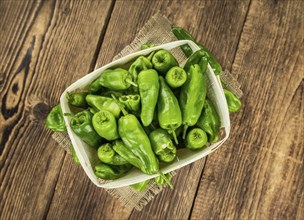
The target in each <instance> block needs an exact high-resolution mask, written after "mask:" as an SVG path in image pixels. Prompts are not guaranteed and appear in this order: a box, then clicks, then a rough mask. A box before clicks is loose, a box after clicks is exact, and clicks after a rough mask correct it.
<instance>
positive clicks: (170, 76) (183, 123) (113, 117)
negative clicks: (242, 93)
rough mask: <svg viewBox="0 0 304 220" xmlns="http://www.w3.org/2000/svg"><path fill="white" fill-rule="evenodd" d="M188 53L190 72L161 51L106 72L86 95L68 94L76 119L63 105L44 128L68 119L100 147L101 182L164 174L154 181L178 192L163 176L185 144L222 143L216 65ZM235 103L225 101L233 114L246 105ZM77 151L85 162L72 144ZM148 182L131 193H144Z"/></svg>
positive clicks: (168, 177)
mask: <svg viewBox="0 0 304 220" xmlns="http://www.w3.org/2000/svg"><path fill="white" fill-rule="evenodd" d="M150 46H153V45H144V46H142V48H148V47H150ZM190 49H191V48H190ZM184 51H189V48H186V47H184ZM186 55H189V59H188V60H187V62H186V64H185V65H184V67H180V65H179V63H178V61H177V60H176V58H175V57H174V56H173V55H172V54H171V52H170V51H167V50H158V51H156V52H153V53H151V54H149V55H147V56H139V57H138V58H136V59H135V60H133V61H132V62H131V63H129V66H126V65H124V66H123V67H117V68H114V69H107V70H105V71H104V72H103V73H102V74H101V75H100V76H99V77H98V78H96V79H95V80H94V81H93V82H92V83H91V84H90V85H89V86H88V89H87V91H80V92H78V91H77V92H73V93H68V94H67V100H68V103H69V105H70V107H71V109H72V108H73V111H74V114H69V115H66V116H64V115H62V111H61V108H60V105H57V106H55V107H54V108H53V109H52V110H51V112H50V113H49V115H48V117H47V119H46V127H48V128H50V129H52V130H53V131H65V130H66V127H65V124H64V120H63V117H70V127H71V129H72V131H73V132H74V133H75V134H76V135H77V136H78V137H79V138H80V139H81V140H82V141H84V142H85V143H87V144H88V145H89V146H90V147H92V148H94V149H96V155H97V157H98V158H99V162H98V163H97V164H94V170H95V174H96V176H97V177H99V178H102V179H105V180H114V179H117V178H120V177H122V176H123V175H125V174H126V173H127V172H128V171H130V170H131V169H139V170H141V171H142V172H143V173H145V174H148V175H153V174H159V176H158V177H156V178H154V182H155V183H156V184H159V185H164V184H168V185H169V186H171V187H172V184H171V178H172V176H171V175H169V174H166V175H164V174H163V173H162V172H161V171H160V163H172V162H173V161H174V160H176V159H177V158H176V157H177V156H176V153H177V149H180V148H182V147H186V148H188V149H190V150H197V149H201V148H203V147H205V146H206V144H207V143H214V142H217V141H218V140H219V133H220V132H219V131H220V120H219V116H218V114H217V112H216V110H215V107H214V106H213V103H212V102H211V100H210V99H208V97H207V83H206V76H205V72H206V69H207V65H208V63H209V64H210V65H211V64H212V63H213V64H212V65H213V67H214V68H218V65H215V63H216V60H215V59H214V57H213V56H211V55H210V53H209V52H207V51H206V50H205V49H201V50H199V51H197V52H195V53H192V51H191V54H190V52H189V54H186ZM212 65H211V66H212ZM228 92H229V91H227V92H226V91H225V94H226V93H227V94H228ZM228 95H230V96H231V94H228ZM235 99H237V98H236V97H235V96H231V98H229V99H227V101H228V102H231V103H233V104H231V105H230V108H229V109H230V110H231V111H234V112H235V111H237V109H238V108H239V107H240V102H239V103H236V101H235ZM71 149H72V155H73V159H74V161H75V162H76V163H77V164H79V163H80V162H79V160H78V158H77V155H76V152H75V150H74V148H73V146H72V147H71ZM149 181H150V180H148V181H144V182H142V183H138V184H134V185H132V188H134V189H136V190H139V191H144V190H145V188H146V187H147V185H148V183H149Z"/></svg>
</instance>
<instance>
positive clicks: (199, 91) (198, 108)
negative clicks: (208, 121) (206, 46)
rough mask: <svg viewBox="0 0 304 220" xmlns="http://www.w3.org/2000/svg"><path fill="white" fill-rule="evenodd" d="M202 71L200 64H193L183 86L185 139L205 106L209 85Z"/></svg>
mask: <svg viewBox="0 0 304 220" xmlns="http://www.w3.org/2000/svg"><path fill="white" fill-rule="evenodd" d="M202 71H204V70H201V68H200V66H199V65H198V64H194V65H191V66H190V68H189V71H188V72H187V73H188V77H187V81H186V83H185V84H184V85H183V86H182V88H181V92H180V97H179V103H180V107H181V111H182V116H183V125H184V133H183V139H185V137H186V131H187V129H188V127H189V126H193V125H195V124H196V122H197V120H198V118H199V117H200V115H201V112H202V110H203V107H204V102H205V98H206V94H207V85H206V79H205V77H204V74H203V72H202ZM205 71H206V69H205Z"/></svg>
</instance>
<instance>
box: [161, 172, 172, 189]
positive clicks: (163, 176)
mask: <svg viewBox="0 0 304 220" xmlns="http://www.w3.org/2000/svg"><path fill="white" fill-rule="evenodd" d="M159 175H160V176H161V178H163V179H164V180H165V181H166V183H167V184H168V185H169V186H170V188H171V189H174V187H173V185H172V183H171V181H170V180H169V179H168V178H167V177H166V176H165V174H163V173H162V172H161V171H159Z"/></svg>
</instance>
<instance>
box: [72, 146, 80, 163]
mask: <svg viewBox="0 0 304 220" xmlns="http://www.w3.org/2000/svg"><path fill="white" fill-rule="evenodd" d="M71 154H72V158H73V161H74V162H75V163H76V164H77V165H79V164H80V162H79V159H78V157H77V154H76V152H75V149H74V147H73V145H71Z"/></svg>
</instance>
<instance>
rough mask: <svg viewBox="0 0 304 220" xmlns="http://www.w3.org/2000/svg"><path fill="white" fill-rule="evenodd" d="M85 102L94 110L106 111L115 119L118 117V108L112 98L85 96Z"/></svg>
mask: <svg viewBox="0 0 304 220" xmlns="http://www.w3.org/2000/svg"><path fill="white" fill-rule="evenodd" d="M86 101H87V103H88V104H89V105H90V106H91V107H93V108H94V109H95V110H107V111H109V112H111V113H112V114H113V115H114V116H115V118H118V117H119V115H120V108H119V106H118V104H117V103H116V102H115V101H114V100H113V99H112V98H109V97H104V96H99V95H91V94H89V95H87V96H86Z"/></svg>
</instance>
